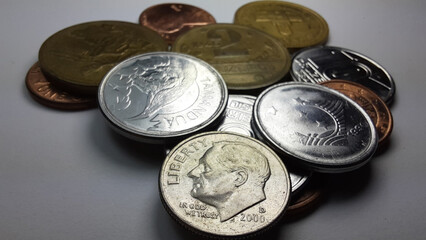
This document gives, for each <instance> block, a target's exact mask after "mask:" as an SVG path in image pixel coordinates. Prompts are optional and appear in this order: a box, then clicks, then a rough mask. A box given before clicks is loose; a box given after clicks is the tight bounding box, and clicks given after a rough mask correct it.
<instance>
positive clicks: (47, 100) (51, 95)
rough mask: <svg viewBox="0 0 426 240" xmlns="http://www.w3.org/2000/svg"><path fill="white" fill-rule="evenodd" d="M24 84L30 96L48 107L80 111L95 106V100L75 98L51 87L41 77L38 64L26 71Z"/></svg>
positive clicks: (48, 82) (44, 78)
mask: <svg viewBox="0 0 426 240" xmlns="http://www.w3.org/2000/svg"><path fill="white" fill-rule="evenodd" d="M25 83H26V85H27V88H28V90H29V91H30V93H31V96H32V97H33V98H34V99H35V100H36V101H38V102H40V103H41V104H43V105H46V106H48V107H52V108H58V109H62V110H82V109H88V108H92V107H95V106H96V98H89V97H77V96H74V95H71V94H69V93H68V92H65V91H62V90H61V89H58V88H56V87H54V86H52V84H51V83H50V81H49V80H47V79H46V77H45V76H44V75H43V73H42V71H41V69H40V65H39V63H38V62H36V63H35V64H34V65H33V66H32V67H31V68H30V70H29V71H28V73H27V76H26V78H25Z"/></svg>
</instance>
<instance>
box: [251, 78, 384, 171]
mask: <svg viewBox="0 0 426 240" xmlns="http://www.w3.org/2000/svg"><path fill="white" fill-rule="evenodd" d="M253 112H254V126H255V127H256V129H255V130H256V131H255V132H256V134H257V135H258V136H259V137H260V138H262V139H264V140H265V141H267V142H268V143H269V144H270V145H271V146H273V147H274V148H276V149H277V151H280V152H281V153H282V154H285V155H287V156H291V157H293V159H294V161H295V162H297V163H300V164H305V165H306V166H309V167H310V168H312V169H314V170H317V171H324V172H343V171H350V170H353V169H355V168H357V167H360V166H362V165H363V164H365V163H366V162H367V161H368V160H369V159H370V157H371V156H372V155H373V154H374V152H375V150H376V147H377V136H376V130H375V128H374V125H373V122H372V121H371V119H370V117H368V115H367V113H366V112H365V111H364V110H363V109H362V108H361V107H360V106H359V105H358V104H356V103H355V102H353V100H351V99H350V98H348V97H346V96H344V95H343V94H340V93H338V92H336V91H334V90H331V89H329V88H326V87H323V86H319V85H316V84H309V83H297V82H291V83H287V84H279V85H274V86H273V87H270V88H269V89H267V90H265V91H264V92H263V93H262V94H261V95H260V96H259V97H258V99H257V100H256V103H255V107H254V111H253Z"/></svg>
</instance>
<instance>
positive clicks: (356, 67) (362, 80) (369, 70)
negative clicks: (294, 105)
mask: <svg viewBox="0 0 426 240" xmlns="http://www.w3.org/2000/svg"><path fill="white" fill-rule="evenodd" d="M290 73H291V76H292V78H293V80H294V81H301V82H312V83H319V82H323V81H328V80H330V79H344V80H350V81H354V82H356V83H359V84H361V85H364V86H366V87H368V88H369V89H371V90H372V91H373V92H375V93H376V94H377V95H378V96H379V97H380V98H381V99H382V100H383V101H385V102H386V103H388V104H389V103H390V102H392V99H393V96H394V94H395V83H394V81H393V79H392V77H391V75H390V74H389V73H388V72H387V71H386V70H385V69H384V68H383V67H382V66H380V65H379V64H378V63H376V62H375V61H374V60H372V59H371V58H369V57H367V56H365V55H362V54H361V53H358V52H355V51H352V50H349V49H344V48H339V47H330V46H320V47H312V48H306V49H303V50H301V51H299V52H297V53H295V54H294V56H293V59H292V63H291V71H290Z"/></svg>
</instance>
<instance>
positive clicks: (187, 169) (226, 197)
mask: <svg viewBox="0 0 426 240" xmlns="http://www.w3.org/2000/svg"><path fill="white" fill-rule="evenodd" d="M160 191H161V197H162V200H163V203H164V204H165V207H166V209H167V210H168V212H169V213H170V214H172V215H173V216H175V217H176V218H177V219H178V221H180V222H182V223H183V224H186V225H188V226H189V227H190V228H191V229H192V230H194V231H196V232H201V233H203V234H206V235H215V236H244V235H249V234H252V233H254V232H258V231H261V230H263V229H265V228H267V226H269V225H270V224H272V223H273V222H275V221H276V220H277V219H278V218H279V217H280V216H281V215H282V213H283V211H284V209H285V207H286V205H287V202H288V197H289V192H290V180H289V176H288V173H287V170H286V169H285V167H284V165H283V164H282V162H281V160H280V159H279V158H278V156H277V155H276V154H275V153H274V152H273V151H272V150H271V149H269V148H268V147H266V146H265V145H263V144H262V143H260V142H259V141H257V140H255V139H253V138H249V137H245V136H242V135H238V134H235V133H224V132H208V133H202V134H199V135H196V136H194V137H191V138H189V139H187V140H185V141H183V142H181V143H180V144H178V146H176V147H175V148H174V149H173V150H172V151H171V152H170V154H169V155H168V156H167V158H166V160H165V162H164V164H163V167H162V170H161V172H160Z"/></svg>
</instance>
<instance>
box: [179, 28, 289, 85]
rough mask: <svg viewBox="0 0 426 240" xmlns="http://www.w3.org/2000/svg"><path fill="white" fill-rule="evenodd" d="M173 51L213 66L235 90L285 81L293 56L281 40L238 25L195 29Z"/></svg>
mask: <svg viewBox="0 0 426 240" xmlns="http://www.w3.org/2000/svg"><path fill="white" fill-rule="evenodd" d="M172 51H175V52H181V53H186V54H190V55H193V56H195V57H198V58H200V59H203V60H204V61H206V62H208V63H210V64H211V65H212V66H213V67H214V68H216V69H217V70H218V71H219V72H220V74H221V75H222V76H223V78H224V79H225V82H226V84H227V86H228V88H229V89H232V90H248V89H257V88H261V87H265V86H268V85H271V84H273V83H275V82H277V81H279V80H281V79H282V78H283V77H284V76H285V75H286V74H287V73H288V71H289V68H290V55H289V53H288V51H287V49H286V48H285V47H284V46H283V45H282V44H281V43H280V42H279V41H278V40H276V39H275V38H273V37H271V36H269V35H268V34H265V33H263V32H261V31H258V30H256V29H253V28H249V27H245V26H239V25H234V24H212V25H207V26H203V27H199V28H194V29H192V30H190V31H188V32H186V33H185V34H183V35H181V36H180V37H179V38H178V39H176V41H175V43H174V44H173V46H172Z"/></svg>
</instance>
